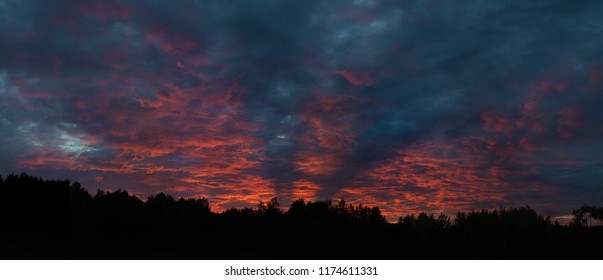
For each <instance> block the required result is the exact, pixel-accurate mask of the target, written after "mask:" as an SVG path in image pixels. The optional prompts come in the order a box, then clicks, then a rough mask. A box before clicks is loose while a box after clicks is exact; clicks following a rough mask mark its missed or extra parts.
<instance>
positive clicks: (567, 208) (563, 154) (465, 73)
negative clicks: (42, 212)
mask: <svg viewBox="0 0 603 280" xmlns="http://www.w3.org/2000/svg"><path fill="white" fill-rule="evenodd" d="M601 11H603V2H602V1H599V0H593V1H580V3H578V2H574V1H549V0H547V1H537V0H536V1H477V0H475V1H473V0H468V1H461V2H459V1H443V0H427V1H389V0H384V1H373V0H353V1H339V0H334V1H315V0H305V1H276V0H262V1H247V0H237V1H235V0H224V1H192V0H191V1H186V0H183V1H156V0H155V1H153V0H150V1H117V2H115V1H56V2H55V1H42V0H37V1H32V0H0V100H1V101H0V102H1V103H0V135H1V136H0V159H1V160H0V174H2V175H6V174H9V173H20V172H27V173H29V174H32V175H35V176H41V177H44V178H48V179H71V180H72V181H79V182H80V183H81V184H82V185H83V186H84V187H85V188H87V189H88V190H90V191H91V193H93V194H94V193H95V192H96V190H98V189H103V190H117V189H119V188H121V189H126V190H128V191H129V192H131V193H133V194H135V195H137V196H138V197H140V198H141V199H144V198H146V197H147V196H149V195H152V194H156V193H159V192H166V193H169V194H171V195H173V196H175V197H206V198H208V200H209V202H210V206H211V207H212V210H215V211H221V210H224V209H228V208H231V207H245V206H249V207H253V206H255V205H257V204H258V202H259V201H268V200H269V199H270V198H272V197H275V196H277V197H279V200H280V201H281V204H282V205H288V203H290V202H291V201H292V200H294V199H297V198H304V199H306V200H322V199H327V198H331V199H333V200H339V199H341V198H343V199H345V200H346V201H348V202H351V203H363V204H366V205H369V206H379V207H380V208H381V210H382V211H383V213H384V214H386V215H387V217H388V218H389V219H397V217H399V216H400V215H404V214H408V213H417V212H419V211H427V212H436V213H439V212H446V213H455V212H456V211H459V210H463V211H467V210H472V209H482V208H488V209H492V208H499V207H516V206H522V205H530V206H532V207H533V208H535V209H537V210H538V211H539V212H541V213H542V214H545V215H549V214H551V215H563V214H568V213H570V212H571V209H576V208H578V207H579V206H580V205H582V204H584V203H588V204H598V205H602V204H603V184H602V182H603V110H601V109H602V108H603V17H602V16H601Z"/></svg>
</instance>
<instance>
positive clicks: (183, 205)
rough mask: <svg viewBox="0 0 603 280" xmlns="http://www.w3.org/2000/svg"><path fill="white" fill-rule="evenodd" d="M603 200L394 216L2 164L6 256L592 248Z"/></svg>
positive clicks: (0, 219)
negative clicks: (152, 191)
mask: <svg viewBox="0 0 603 280" xmlns="http://www.w3.org/2000/svg"><path fill="white" fill-rule="evenodd" d="M602 210H603V209H602V208H601V207H597V206H594V205H584V206H582V207H580V208H578V209H576V210H574V212H573V214H574V219H573V221H572V222H571V223H570V224H569V225H567V226H566V225H560V224H559V223H557V222H556V221H552V220H551V218H550V217H543V216H541V215H539V214H538V213H537V212H536V211H535V210H534V209H532V208H530V207H529V206H525V207H519V208H509V209H502V208H501V209H497V210H486V209H484V210H477V211H470V212H458V213H457V214H456V216H454V217H450V216H448V215H446V214H428V213H419V214H417V215H414V214H412V215H406V216H403V217H400V219H399V220H398V221H397V222H396V223H389V222H387V221H386V219H385V217H384V216H383V215H382V213H381V211H380V210H379V207H368V206H365V205H362V204H358V205H352V204H348V203H346V202H345V201H344V200H339V201H332V200H324V201H306V200H303V199H298V200H296V201H293V202H292V203H291V205H290V207H289V208H288V209H287V210H286V211H285V210H283V209H281V207H280V204H279V202H278V199H277V198H273V199H271V200H270V201H267V202H259V203H258V205H257V206H256V207H254V208H249V207H247V208H242V209H237V208H232V209H228V210H226V211H222V212H220V213H217V212H212V211H211V208H210V205H209V202H208V200H207V199H205V198H199V199H194V198H188V199H185V198H179V199H176V198H174V197H172V196H170V195H168V194H165V193H159V194H156V195H152V196H150V197H148V199H147V200H146V201H142V200H140V199H139V198H137V197H136V196H134V195H131V194H130V193H128V192H127V191H125V190H117V191H101V190H99V191H97V192H96V194H94V195H92V194H90V193H89V192H88V191H87V190H86V189H84V188H83V187H82V186H81V185H80V184H79V183H77V182H74V183H71V182H70V181H68V180H62V181H61V180H44V179H41V178H38V177H34V176H29V175H27V174H25V173H22V174H20V175H8V176H6V177H5V178H4V177H2V176H0V223H1V224H2V228H3V230H2V231H1V233H0V243H1V244H0V245H2V247H3V248H4V249H3V250H0V257H2V258H7V259H20V258H24V259H30V258H35V259H39V258H47V259H81V258H84V259H106V258H108V259H130V258H134V259H534V258H538V259H551V258H552V259H576V258H579V259H583V258H586V259H588V258H593V257H594V258H600V257H597V256H596V255H592V253H593V252H600V251H601V249H603V238H602V237H603V227H600V226H592V225H593V222H592V221H593V220H594V221H603V216H602V212H603V211H602Z"/></svg>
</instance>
